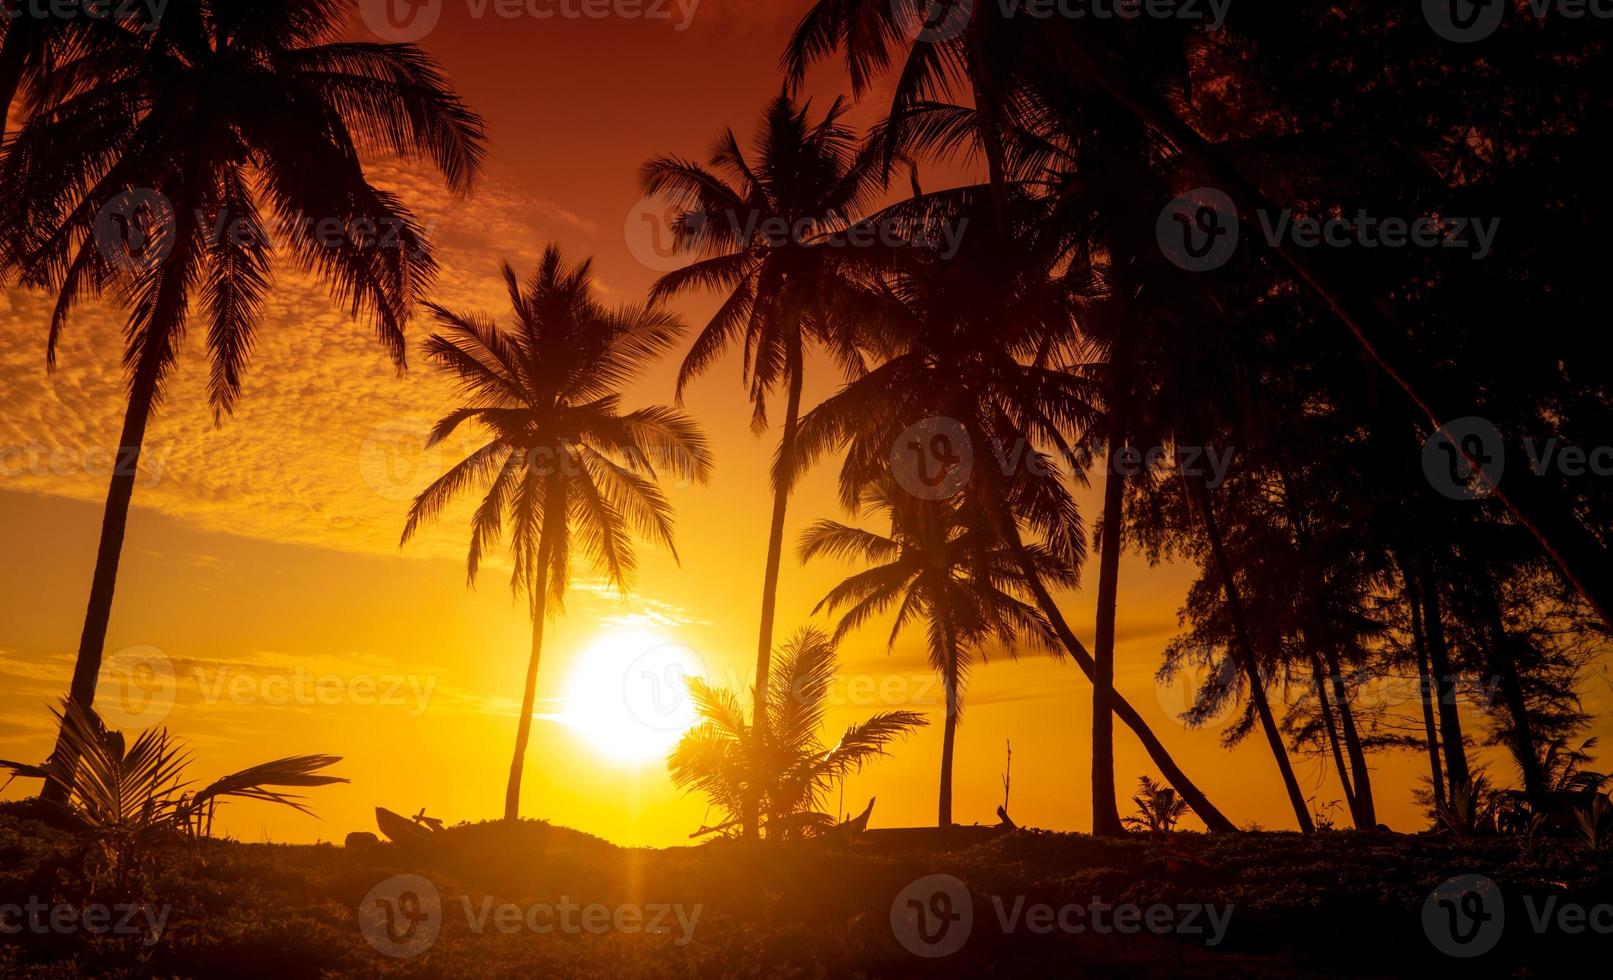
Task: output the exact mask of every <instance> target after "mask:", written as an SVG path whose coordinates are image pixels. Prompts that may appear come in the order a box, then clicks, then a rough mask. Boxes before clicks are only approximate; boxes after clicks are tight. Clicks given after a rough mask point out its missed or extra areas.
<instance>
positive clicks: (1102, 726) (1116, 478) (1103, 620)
mask: <svg viewBox="0 0 1613 980" xmlns="http://www.w3.org/2000/svg"><path fill="white" fill-rule="evenodd" d="M1119 451H1120V446H1119V442H1118V440H1117V439H1112V440H1111V441H1110V443H1109V472H1108V475H1107V477H1106V478H1105V480H1104V492H1103V540H1102V546H1101V553H1100V555H1099V558H1098V621H1097V631H1096V634H1095V638H1094V642H1093V647H1092V832H1093V833H1094V834H1098V835H1102V836H1108V837H1113V836H1118V835H1119V834H1122V833H1124V832H1125V826H1124V825H1123V824H1122V823H1121V822H1120V809H1119V806H1118V805H1117V803H1116V800H1115V721H1114V703H1115V611H1116V610H1115V607H1116V604H1117V600H1118V596H1119V591H1120V530H1121V528H1120V525H1121V523H1122V522H1123V521H1124V515H1123V509H1124V507H1125V496H1126V479H1125V477H1124V476H1123V475H1122V474H1121V472H1120V467H1119V466H1118V465H1116V461H1115V454H1116V453H1118V452H1119Z"/></svg>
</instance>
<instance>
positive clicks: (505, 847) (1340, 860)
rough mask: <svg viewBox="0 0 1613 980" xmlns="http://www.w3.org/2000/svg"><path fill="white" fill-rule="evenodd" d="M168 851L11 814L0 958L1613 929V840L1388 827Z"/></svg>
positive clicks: (1426, 943) (802, 949) (1066, 946)
mask: <svg viewBox="0 0 1613 980" xmlns="http://www.w3.org/2000/svg"><path fill="white" fill-rule="evenodd" d="M149 865H150V866H149V868H148V871H147V873H146V874H145V875H144V876H143V878H142V879H141V880H139V881H136V882H134V883H131V884H130V885H129V886H128V888H129V891H128V892H126V893H124V894H121V895H120V894H115V893H112V892H110V891H108V890H107V887H106V886H104V885H103V886H100V887H99V888H98V889H97V890H96V891H95V892H94V893H93V894H89V895H86V894H85V886H84V884H83V881H82V879H81V878H80V875H79V874H78V872H77V871H76V870H74V869H76V868H77V867H78V866H79V862H78V860H77V858H76V857H75V855H74V852H73V842H72V840H71V839H70V838H68V837H66V836H64V835H62V834H59V833H57V832H55V831H51V830H48V829H46V828H45V827H43V826H42V825H40V824H38V823H35V822H33V821H31V820H26V819H22V818H19V817H17V816H13V815H6V814H4V813H0V931H4V932H5V933H6V934H5V935H0V976H4V977H75V976H118V977H142V978H143V977H151V976H164V977H167V976H228V977H230V978H232V980H248V978H253V977H275V978H283V977H288V976H328V977H373V976H385V977H422V978H424V977H483V976H508V977H538V976H543V977H567V976H585V977H611V978H618V980H626V978H638V977H648V976H668V977H691V978H693V977H702V978H707V977H724V976H764V975H767V976H775V975H782V976H788V977H819V976H834V977H842V976H881V977H883V976H971V977H973V976H1051V975H1058V976H1072V975H1073V976H1083V975H1091V976H1102V977H1126V976H1148V975H1159V974H1167V975H1170V976H1173V977H1180V976H1206V977H1209V976H1217V977H1219V976H1228V975H1232V976H1272V977H1277V976H1296V975H1299V976H1304V975H1367V976H1394V975H1404V974H1410V973H1418V974H1427V973H1429V972H1430V971H1438V972H1439V973H1444V972H1445V971H1447V970H1453V969H1460V970H1463V971H1471V972H1476V973H1478V974H1479V975H1496V974H1513V975H1525V976H1527V975H1532V974H1534V973H1541V974H1545V973H1549V972H1555V971H1557V970H1559V969H1562V968H1563V967H1564V966H1566V965H1567V964H1569V963H1572V962H1576V961H1578V962H1587V961H1588V960H1587V959H1586V958H1588V957H1590V956H1593V955H1596V956H1601V955H1605V951H1606V949H1607V948H1608V943H1609V937H1608V934H1607V932H1605V931H1604V932H1601V933H1598V932H1597V931H1596V930H1595V929H1594V925H1595V923H1597V922H1599V921H1600V922H1603V923H1605V925H1606V926H1607V927H1608V928H1609V929H1613V918H1610V917H1613V908H1609V907H1608V906H1607V904H1606V903H1608V902H1609V901H1610V900H1613V859H1610V856H1609V854H1608V853H1607V852H1606V851H1603V852H1589V851H1586V850H1585V849H1584V848H1582V847H1580V846H1579V845H1577V844H1573V843H1569V842H1566V841H1537V842H1534V843H1529V842H1525V841H1519V840H1513V839H1495V838H1490V839H1475V840H1458V839H1453V838H1450V837H1441V836H1433V835H1420V836H1405V835H1397V834H1390V833H1380V834H1356V833H1349V832H1327V833H1321V834H1317V835H1315V836H1313V837H1311V838H1305V837H1301V836H1299V835H1297V834H1284V833H1249V834H1237V835H1224V836H1205V835H1199V834H1173V835H1170V836H1169V837H1168V838H1163V839H1153V838H1148V837H1140V836H1139V837H1133V838H1129V839H1126V840H1121V841H1101V840H1096V839H1093V838H1090V837H1086V836H1083V835H1077V834H1051V833H1038V832H1032V831H1021V832H1018V833H1014V834H1010V835H1006V836H1002V837H998V838H995V839H992V840H988V841H984V842H981V843H976V844H973V845H971V846H966V847H962V848H956V849H929V850H905V851H900V852H889V853H879V852H868V851H866V850H864V849H861V848H852V849H845V848H834V847H826V846H823V845H820V844H808V843H802V844H788V845H782V844H781V845H762V846H749V845H745V844H742V843H737V842H718V843H713V844H708V845H705V846H699V847H688V848H675V849H668V850H643V849H640V850H635V849H624V848H619V847H615V846H614V845H611V844H609V843H607V842H605V841H602V840H600V839H598V838H595V837H590V836H588V835H586V834H581V833H578V832H576V831H572V830H567V829H564V828H560V827H553V826H550V825H548V824H544V823H538V822H526V823H522V824H519V825H517V826H513V827H511V826H505V825H500V824H479V825H470V826H462V827H456V828H451V829H449V830H447V831H444V832H443V833H442V834H441V835H440V836H439V837H437V838H436V839H434V840H433V841H432V842H431V843H430V844H429V845H427V846H425V847H422V848H417V849H414V850H405V849H400V848H398V847H397V846H395V845H391V844H383V845H378V846H373V847H368V848H351V849H347V848H341V847H335V846H329V845H316V846H287V845H268V844H247V843H238V842H232V841H201V842H197V843H195V844H185V845H181V846H178V847H168V848H164V849H162V850H161V851H159V852H158V853H157V855H156V856H155V857H153V858H152V859H151V860H150V862H149ZM938 875H945V876H950V878H941V877H932V876H938ZM1463 875H1483V876H1485V877H1487V878H1489V879H1491V880H1492V881H1493V882H1494V883H1495V888H1496V891H1497V892H1498V893H1499V897H1496V896H1492V898H1493V899H1494V900H1495V901H1497V902H1498V903H1499V904H1500V905H1501V906H1502V907H1504V919H1502V917H1492V916H1489V915H1488V914H1487V912H1486V911H1485V910H1486V909H1494V908H1495V906H1484V905H1482V903H1480V902H1479V899H1476V898H1469V899H1468V901H1470V902H1473V903H1475V904H1472V905H1469V906H1462V907H1460V911H1461V912H1462V913H1463V914H1466V913H1473V914H1474V916H1475V917H1474V918H1471V919H1464V920H1463V921H1464V922H1468V923H1469V924H1472V925H1473V927H1474V929H1473V930H1472V931H1471V932H1470V935H1469V936H1466V937H1464V938H1469V939H1471V938H1472V937H1473V936H1474V935H1477V936H1478V939H1477V940H1475V943H1476V944H1477V945H1487V944H1488V942H1489V941H1493V942H1494V948H1493V949H1491V950H1489V951H1488V952H1486V953H1485V954H1484V955H1483V956H1482V957H1478V958H1474V959H1466V960H1459V959H1452V958H1449V957H1448V956H1447V955H1446V954H1445V953H1443V952H1441V951H1440V950H1439V949H1438V948H1437V946H1436V943H1437V942H1438V941H1440V940H1441V939H1442V938H1443V939H1449V929H1450V925H1449V924H1448V922H1449V921H1454V920H1449V919H1448V916H1449V915H1450V914H1454V912H1453V911H1452V910H1447V909H1444V908H1441V907H1440V906H1439V905H1438V903H1437V901H1436V903H1434V904H1430V903H1429V901H1428V900H1429V896H1430V894H1431V893H1432V892H1434V891H1435V890H1436V888H1438V887H1439V886H1440V885H1441V883H1442V882H1446V881H1448V880H1449V879H1452V878H1454V877H1458V876H1463ZM399 876H419V877H418V878H415V877H399ZM421 878H423V879H425V882H422V881H421V880H420V879H421ZM954 879H955V880H954ZM430 892H435V902H433V901H432V900H431V896H430V894H429V893H430ZM138 895H143V896H145V897H146V898H147V900H148V903H149V904H141V903H138V902H135V901H132V900H131V899H133V898H135V897H137V896H138ZM910 899H911V900H912V901H913V903H914V904H912V905H909V904H908V903H909V900H910ZM30 900H32V901H33V902H34V908H35V909H36V910H37V914H36V915H34V916H33V918H30V917H29V916H30V913H29V911H28V908H29V904H28V903H29V902H30ZM1095 903H1097V904H1095ZM96 905H100V906H103V907H104V908H106V909H109V910H110V912H107V913H101V915H103V917H104V919H103V920H92V915H93V914H94V913H90V911H89V909H90V907H91V906H96ZM893 905H895V906H896V908H897V913H896V915H895V916H894V920H895V921H894V922H893V914H892V907H893ZM505 906H510V907H509V908H504V907H505ZM361 907H363V909H364V911H362V912H361ZM1133 907H1134V909H1133ZM1599 907H1600V910H1601V911H1600V917H1599V915H1598V909H1599ZM1453 908H1454V907H1453ZM1580 908H1583V909H1584V910H1585V911H1586V913H1588V915H1587V917H1586V918H1584V919H1581V918H1578V917H1577V916H1578V913H1576V912H1575V911H1574V910H1575V909H1580ZM918 910H922V916H921V914H920V912H919V911H918ZM1425 910H1427V911H1428V912H1429V915H1430V916H1432V918H1431V919H1429V920H1428V921H1425ZM1543 910H1544V911H1543ZM1565 910H1566V912H1565ZM433 913H434V914H433ZM1547 913H1549V914H1547ZM1543 914H1546V917H1547V919H1548V920H1549V921H1548V922H1547V923H1546V925H1545V926H1544V927H1543V928H1541V929H1539V930H1537V928H1536V926H1535V920H1537V919H1540V918H1541V916H1542V915H1543ZM389 915H390V919H389V918H388V916H389ZM971 915H972V922H971V921H970V920H969V917H970V916H971ZM52 916H56V917H57V919H56V920H55V922H54V923H53V922H52ZM80 916H84V917H83V918H80ZM92 921H94V924H95V925H96V926H97V934H96V935H89V934H88V931H89V930H88V926H89V925H90V924H91V923H92ZM154 921H160V922H161V923H162V925H161V937H160V938H154V936H153V932H154V931H155V929H154V928H153V926H152V925H151V923H152V922H154ZM1061 923H1062V927H1061V925H1060V924H1061ZM1217 923H1219V924H1220V929H1219V930H1218V929H1217V926H1216V924H1217ZM1576 925H1577V926H1578V931H1576V929H1575V927H1576ZM389 927H390V931H389ZM1442 929H1443V930H1445V933H1446V934H1445V936H1443V937H1441V936H1439V935H1438V933H1440V931H1441V930H1442ZM1484 929H1493V930H1494V932H1493V933H1489V934H1486V933H1483V932H1482V930H1484ZM1123 930H1124V931H1123ZM434 932H435V933H436V935H435V937H434V938H433V935H432V934H433V933H434ZM952 946H957V947H958V948H957V949H956V951H955V952H952V951H950V947H952ZM1474 948H1475V947H1474V946H1468V947H1464V948H1463V950H1462V951H1464V952H1472V951H1473V950H1474ZM920 953H939V954H945V955H937V956H923V955H919V954H920ZM1531 964H1535V965H1536V966H1531Z"/></svg>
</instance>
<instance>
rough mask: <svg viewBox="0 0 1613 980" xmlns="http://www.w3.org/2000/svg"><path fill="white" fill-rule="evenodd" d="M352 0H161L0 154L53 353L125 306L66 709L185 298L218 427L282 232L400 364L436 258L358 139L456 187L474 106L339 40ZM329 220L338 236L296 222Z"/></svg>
mask: <svg viewBox="0 0 1613 980" xmlns="http://www.w3.org/2000/svg"><path fill="white" fill-rule="evenodd" d="M351 7H352V4H351V2H350V0H338V2H316V0H299V2H290V3H288V2H282V0H237V2H231V3H219V2H215V0H172V2H170V3H169V4H168V5H167V7H166V9H165V14H164V16H163V17H162V18H161V20H160V22H159V23H158V24H157V25H156V26H155V28H154V29H153V30H150V31H147V32H145V33H143V34H140V35H139V38H140V42H139V44H138V45H137V46H128V47H126V48H125V49H120V50H119V54H118V56H117V57H106V56H104V55H103V56H98V55H97V53H96V52H94V51H82V52H79V53H78V56H77V57H76V58H74V59H73V60H71V61H68V62H67V63H65V64H62V65H59V66H57V68H56V71H55V74H54V79H55V80H54V81H53V83H52V86H51V88H52V91H51V92H50V93H49V97H48V98H46V99H44V100H42V101H40V104H39V105H37V106H36V109H35V112H34V113H33V115H32V116H31V117H30V119H29V121H28V123H27V124H26V126H25V127H24V128H23V129H22V131H21V132H20V133H19V134H18V135H17V136H16V137H15V139H14V141H13V142H12V143H11V145H10V148H9V151H8V153H7V154H6V157H5V159H4V161H3V162H0V180H3V183H4V184H5V186H6V188H7V194H6V195H5V196H4V200H3V201H0V249H3V252H0V260H3V261H0V265H3V266H4V267H5V268H6V269H8V270H15V271H16V272H18V273H19V274H20V278H21V281H22V282H23V283H24V284H25V285H29V286H34V287H42V288H48V289H49V290H51V291H52V292H54V293H56V295H57V300H56V309H55V314H54V315H53V317H52V320H51V324H50V331H49V343H48V347H47V362H48V363H50V364H54V361H55V350H56V342H57V340H58V338H59V337H60V334H61V331H62V328H63V327H64V326H65V325H66V322H67V320H68V316H69V313H70V311H71V310H72V308H73V307H74V305H76V304H77V303H78V302H80V301H81V300H84V299H89V298H94V297H97V296H100V295H103V294H108V293H110V294H111V295H112V296H113V298H115V299H116V300H117V301H118V302H120V303H121V304H123V305H125V306H127V307H128V308H129V319H128V325H127V328H126V331H125V332H126V336H127V338H128V344H127V347H126V349H125V351H124V357H123V362H124V367H125V370H126V371H127V374H128V384H129V402H128V407H127V410H126V412H125V415H124V421H123V430H122V433H121V435H120V436H119V440H118V457H117V460H118V462H117V466H116V467H115V468H114V471H113V476H112V479H111V485H110V488H109V491H108V494H107V502H106V510H105V514H104V516H103V518H102V523H101V537H100V545H99V547H98V550H97V552H96V560H95V572H94V577H93V579H92V581H91V586H90V599H89V607H88V610H87V612H86V614H85V618H84V631H83V635H82V638H81V639H80V641H79V650H78V660H77V664H76V666H75V668H74V672H73V682H72V687H71V693H70V695H69V696H70V698H71V700H72V701H74V702H75V703H77V704H79V705H81V706H85V707H87V706H89V705H90V704H92V703H93V701H94V697H95V686H96V677H97V675H98V674H99V672H100V667H101V654H102V647H103V645H104V643H105V639H106V632H107V624H108V621H109V619H110V617H111V612H112V599H113V592H114V589H115V586H116V581H117V570H118V559H119V554H120V552H121V550H122V545H123V537H124V530H125V528H126V526H127V523H128V515H129V504H130V500H131V498H132V496H133V492H134V481H135V476H136V472H137V468H138V464H139V459H140V449H141V445H142V443H143V442H144V441H145V434H146V428H147V425H148V424H149V422H150V421H151V418H152V415H153V413H154V411H155V409H156V408H157V406H158V405H159V404H160V403H161V401H162V397H163V393H164V389H165V385H166V382H167V380H168V377H169V373H170V371H171V369H172V367H173V365H174V363H175V361H176V360H177V358H178V356H179V353H180V348H181V342H182V340H183V338H184V334H185V331H186V328H187V326H189V313H190V310H191V307H192V306H195V307H196V308H197V309H198V310H199V311H201V312H202V313H203V314H204V315H205V316H206V318H207V328H208V329H207V345H208V354H209V359H210V360H211V362H212V372H211V376H210V378H209V386H208V393H209V399H210V401H211V403H212V407H213V410H214V414H215V418H216V419H218V420H222V418H223V417H224V416H225V415H228V414H229V413H230V411H231V410H232V408H233V407H234V405H235V402H236V399H237V398H238V397H239V395H240V393H241V379H242V374H243V372H244V370H245V368H246V365H247V362H248V360H249V358H250V354H251V351H252V346H253V340H254V333H255V332H256V329H257V327H258V324H259V320H260V319H261V316H262V312H263V301H264V297H265V295H266V294H267V291H268V289H269V285H270V278H271V274H272V259H273V248H274V241H275V240H276V239H277V240H278V241H279V244H280V245H281V246H283V247H284V248H285V249H286V250H287V252H288V253H289V257H290V259H291V261H292V262H293V264H294V265H295V266H297V267H298V268H300V269H302V270H304V271H307V272H310V273H312V274H314V275H316V276H318V277H319V278H320V279H322V280H324V281H325V282H326V283H327V284H328V285H329V287H330V290H331V293H332V296H333V298H334V299H335V300H336V302H337V303H339V304H340V305H341V306H343V307H345V308H346V309H347V310H348V312H349V313H350V314H351V315H353V316H354V317H361V316H362V317H364V318H366V319H367V320H368V321H369V323H370V325H371V326H372V327H373V329H374V330H375V331H376V334H377V336H378V338H379V339H380V341H381V343H382V345H383V347H385V348H386V350H387V351H388V353H389V354H390V355H391V356H392V358H393V360H394V361H395V362H396V363H397V364H398V365H399V366H400V367H401V366H402V365H403V364H404V348H405V343H404V336H403V328H404V324H405V323H406V321H407V319H408V317H409V316H410V313H411V310H412V308H413V306H414V305H415V303H416V302H417V301H418V299H419V298H420V297H421V295H422V293H423V292H424V290H425V289H426V288H427V286H428V285H429V284H430V282H431V281H432V278H433V276H434V273H435V270H436V266H435V263H434V262H433V261H432V259H431V252H430V246H429V243H428V242H427V240H426V237H425V235H424V234H423V233H422V231H421V229H420V227H419V226H418V224H417V222H416V221H415V219H414V217H413V215H412V214H411V213H410V212H409V210H408V208H407V207H406V206H405V205H404V204H403V202H402V201H400V200H399V199H398V198H397V197H395V196H394V195H392V194H390V193H388V192H385V191H382V190H379V189H377V188H376V187H375V186H373V185H372V184H371V183H370V181H369V178H368V177H367V176H366V174H365V172H364V168H363V166H362V164H361V161H360V153H361V151H367V150H375V151H382V152H392V153H397V154H400V155H403V156H405V157H412V158H424V159H426V160H429V161H430V162H431V163H433V164H434V165H435V166H436V167H437V169H438V170H439V171H440V172H441V173H442V175H443V177H444V178H445V180H446V181H447V183H448V186H449V187H450V188H451V189H453V190H454V191H455V192H458V193H464V192H468V191H469V189H470V187H471V184H472V181H473V180H474V178H475V176H476V174H477V173H478V171H479V170H480V167H481V160H482V152H483V136H482V125H481V120H480V119H479V118H478V117H477V116H476V114H475V113H473V112H472V111H471V110H470V109H469V108H467V107H466V106H465V105H464V104H463V103H462V102H461V101H460V100H459V98H458V97H457V96H456V95H455V94H454V93H453V91H452V90H451V88H450V87H449V85H448V82H447V80H446V79H445V78H444V77H443V75H442V74H441V72H440V71H439V70H438V68H437V66H436V64H435V63H434V62H432V60H431V59H430V58H429V57H427V56H426V55H425V54H424V53H423V52H422V51H420V50H419V49H418V48H415V47H412V46H409V45H376V44H355V43H348V42H343V41H340V40H337V38H338V37H339V36H340V34H341V32H342V31H343V30H344V29H345V28H346V25H347V22H348V17H349V14H350V13H351ZM265 210H267V211H268V212H270V213H271V214H272V221H269V222H266V221H265V218H264V211H265ZM116 221H123V222H124V224H123V225H122V227H123V229H124V230H125V233H124V234H121V235H119V234H115V233H114V232H113V229H115V228H116V227H118V226H117V225H116V224H115V222H116ZM327 221H335V222H338V223H340V226H341V228H342V229H343V230H344V232H345V233H344V234H342V235H340V236H325V235H319V236H316V235H313V234H310V228H311V227H313V225H310V222H313V223H314V225H317V224H321V223H324V222H327ZM271 223H272V224H273V226H274V229H275V233H274V234H273V235H271V234H270V232H269V231H268V230H267V228H266V225H267V224H271ZM364 229H368V232H367V233H365V231H364ZM377 229H382V230H384V232H385V234H382V233H379V232H377ZM47 791H48V792H49V793H50V794H51V795H52V796H54V797H56V798H60V797H61V795H62V794H63V792H64V790H63V788H61V787H55V786H54V784H53V785H52V787H47Z"/></svg>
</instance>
